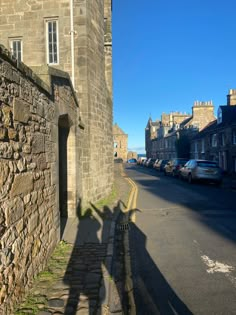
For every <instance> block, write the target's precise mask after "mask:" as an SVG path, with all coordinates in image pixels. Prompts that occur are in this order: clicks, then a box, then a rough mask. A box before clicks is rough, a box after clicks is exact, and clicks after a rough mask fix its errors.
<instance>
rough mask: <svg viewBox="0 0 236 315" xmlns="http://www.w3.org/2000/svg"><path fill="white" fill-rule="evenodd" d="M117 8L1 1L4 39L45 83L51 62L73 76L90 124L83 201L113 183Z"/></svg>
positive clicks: (60, 0)
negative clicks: (113, 12) (113, 27)
mask: <svg viewBox="0 0 236 315" xmlns="http://www.w3.org/2000/svg"><path fill="white" fill-rule="evenodd" d="M111 6H112V3H111V0H103V1H101V0H73V1H70V0H37V1H31V0H25V1H18V0H2V1H1V11H0V17H1V23H0V43H1V44H3V45H4V46H5V47H6V48H8V49H9V50H10V51H11V52H12V54H13V55H14V56H15V57H16V58H17V59H18V60H20V61H23V62H24V63H25V64H27V66H29V67H30V68H32V69H33V70H34V71H35V72H36V73H37V74H38V75H39V76H40V77H41V78H42V79H43V80H45V81H47V69H46V71H45V65H50V66H52V67H54V68H56V69H60V70H63V71H66V72H68V73H69V75H70V78H71V81H72V84H73V86H74V89H75V91H76V95H77V97H78V99H79V104H80V108H79V110H80V116H81V121H82V122H83V124H84V126H85V128H84V132H83V135H81V139H80V141H81V155H80V163H81V175H80V176H82V179H83V181H82V182H83V186H82V197H83V202H84V201H85V202H86V201H96V200H98V199H100V198H101V197H103V196H105V195H106V194H108V193H109V191H110V190H111V187H112V182H113V168H112V160H113V157H112V155H113V149H112V146H113V140H112V118H113V112H112V41H111V40H112V37H111ZM104 157H105V158H104ZM107 163H110V164H109V167H107V166H108V165H107ZM70 193H71V192H70Z"/></svg>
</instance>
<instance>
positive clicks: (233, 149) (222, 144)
mask: <svg viewBox="0 0 236 315" xmlns="http://www.w3.org/2000/svg"><path fill="white" fill-rule="evenodd" d="M191 157H192V158H197V159H207V160H213V161H217V162H218V163H219V166H220V167H221V168H222V169H223V170H224V171H225V172H227V173H229V174H235V173H236V90H232V89H231V90H230V91H229V94H228V95H227V105H224V106H222V105H221V106H219V108H218V111H217V119H215V120H213V121H212V122H211V123H209V124H208V125H207V126H206V127H205V128H203V129H202V130H201V131H200V132H199V133H197V135H196V136H195V137H194V138H193V139H192V141H191Z"/></svg>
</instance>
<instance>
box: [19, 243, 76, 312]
mask: <svg viewBox="0 0 236 315" xmlns="http://www.w3.org/2000/svg"><path fill="white" fill-rule="evenodd" d="M71 250H72V245H70V244H68V243H66V242H65V241H61V242H59V244H58V245H57V246H56V248H55V250H54V252H53V254H52V256H51V258H50V259H49V261H48V264H47V266H46V267H45V269H44V270H43V271H42V272H40V273H39V274H38V276H37V277H36V279H35V281H34V284H33V288H36V292H34V291H33V289H32V290H31V291H30V292H29V294H28V295H27V296H26V298H25V301H24V302H23V303H22V304H21V305H19V306H18V307H17V310H16V311H15V313H14V314H15V315H25V314H31V315H36V314H37V313H38V312H39V311H40V310H43V309H44V306H46V303H47V300H46V298H45V296H43V295H40V293H39V290H38V288H39V287H40V282H44V283H45V282H47V283H48V287H50V284H52V283H53V282H54V281H55V280H57V279H59V278H60V276H61V275H63V274H64V271H65V268H66V266H67V264H68V257H70V253H71ZM29 312H30V313H29Z"/></svg>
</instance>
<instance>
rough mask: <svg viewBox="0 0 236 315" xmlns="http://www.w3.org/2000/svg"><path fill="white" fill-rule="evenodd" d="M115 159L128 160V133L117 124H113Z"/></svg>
mask: <svg viewBox="0 0 236 315" xmlns="http://www.w3.org/2000/svg"><path fill="white" fill-rule="evenodd" d="M113 143H114V159H122V160H123V161H126V160H127V156H128V135H127V134H126V133H124V131H123V130H122V129H121V128H120V127H119V126H118V125H117V124H115V125H114V126H113Z"/></svg>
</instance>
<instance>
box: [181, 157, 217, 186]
mask: <svg viewBox="0 0 236 315" xmlns="http://www.w3.org/2000/svg"><path fill="white" fill-rule="evenodd" d="M179 176H180V178H181V179H187V180H188V182H189V183H192V182H193V181H196V180H203V181H207V182H213V183H215V184H217V185H221V183H222V169H221V168H220V167H219V166H218V164H217V162H214V161H208V160H189V161H188V162H187V163H186V164H185V165H184V166H183V167H182V168H181V169H180V171H179Z"/></svg>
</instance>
